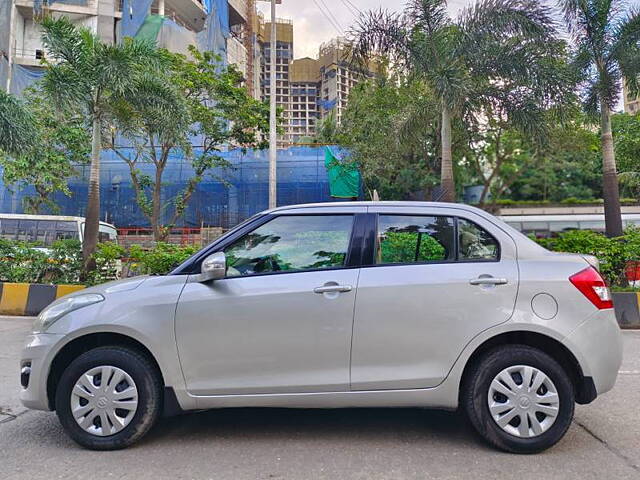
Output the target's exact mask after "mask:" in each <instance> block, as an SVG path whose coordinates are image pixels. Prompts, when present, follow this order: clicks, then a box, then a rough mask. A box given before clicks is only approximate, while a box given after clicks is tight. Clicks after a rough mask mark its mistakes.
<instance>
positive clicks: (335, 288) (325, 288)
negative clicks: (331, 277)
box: [313, 285, 351, 293]
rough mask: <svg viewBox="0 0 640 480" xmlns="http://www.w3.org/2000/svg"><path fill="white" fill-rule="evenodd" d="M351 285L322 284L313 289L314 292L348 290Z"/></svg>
mask: <svg viewBox="0 0 640 480" xmlns="http://www.w3.org/2000/svg"><path fill="white" fill-rule="evenodd" d="M350 291H351V285H324V286H322V287H316V288H314V289H313V292H314V293H333V292H350Z"/></svg>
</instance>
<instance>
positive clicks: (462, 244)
mask: <svg viewBox="0 0 640 480" xmlns="http://www.w3.org/2000/svg"><path fill="white" fill-rule="evenodd" d="M458 245H459V249H460V253H459V255H458V257H459V259H460V261H464V260H489V261H496V260H498V256H499V254H500V252H499V250H500V249H499V247H498V241H497V240H496V239H495V238H493V236H491V234H490V233H489V232H487V231H486V230H484V229H482V228H480V227H479V226H478V225H476V224H475V223H473V222H470V221H468V220H464V219H462V218H460V219H458Z"/></svg>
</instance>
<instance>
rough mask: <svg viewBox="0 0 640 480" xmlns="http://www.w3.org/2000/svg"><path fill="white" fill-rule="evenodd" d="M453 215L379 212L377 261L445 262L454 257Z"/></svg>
mask: <svg viewBox="0 0 640 480" xmlns="http://www.w3.org/2000/svg"><path fill="white" fill-rule="evenodd" d="M454 237H455V234H454V226H453V219H452V218H450V217H435V216H431V217H424V216H404V215H380V216H379V217H378V242H377V251H376V263H377V264H391V263H425V262H445V261H451V260H454V259H455V241H454Z"/></svg>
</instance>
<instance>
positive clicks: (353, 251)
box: [169, 212, 367, 280]
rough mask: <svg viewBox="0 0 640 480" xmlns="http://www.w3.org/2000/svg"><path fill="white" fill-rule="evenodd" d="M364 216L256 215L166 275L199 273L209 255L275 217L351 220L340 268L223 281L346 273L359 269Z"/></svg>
mask: <svg viewBox="0 0 640 480" xmlns="http://www.w3.org/2000/svg"><path fill="white" fill-rule="evenodd" d="M366 215H367V214H366V213H362V212H335V213H334V212H317V213H314V212H286V213H285V212H283V213H279V212H275V213H267V214H264V215H260V216H259V217H257V218H256V219H255V220H254V221H251V222H248V223H247V224H246V225H244V226H243V227H242V228H240V229H239V230H238V231H237V232H233V234H232V235H229V236H224V237H221V238H220V239H219V240H217V241H215V242H213V243H212V244H211V245H209V246H208V247H205V248H203V249H202V250H201V251H200V252H198V253H196V254H195V255H194V256H193V257H191V258H189V259H187V260H186V261H185V262H184V263H183V264H182V265H180V266H178V267H177V268H176V269H174V270H173V271H172V272H171V273H169V275H192V274H197V273H200V265H201V263H202V261H203V260H204V259H205V258H206V257H208V256H209V255H211V254H212V253H215V252H219V251H222V250H224V249H225V248H227V247H228V246H230V245H231V244H233V243H234V242H235V241H237V240H239V239H240V238H242V237H244V236H245V235H247V234H248V233H251V232H252V231H254V230H255V229H257V228H260V227H261V226H262V225H265V224H266V223H269V222H271V221H273V220H275V219H276V218H278V217H312V216H314V217H319V216H322V217H327V216H331V217H335V216H350V217H352V223H351V235H350V237H349V244H348V246H347V255H346V258H345V261H344V264H343V265H341V266H339V267H329V268H314V269H308V270H286V271H279V272H264V273H255V274H252V275H243V276H237V277H226V276H225V277H224V280H236V279H241V278H254V277H265V276H271V275H286V274H293V273H309V272H329V271H333V270H350V269H354V268H360V264H361V250H362V243H363V238H362V237H363V236H362V233H360V232H361V231H364V225H363V221H364V218H363V217H366Z"/></svg>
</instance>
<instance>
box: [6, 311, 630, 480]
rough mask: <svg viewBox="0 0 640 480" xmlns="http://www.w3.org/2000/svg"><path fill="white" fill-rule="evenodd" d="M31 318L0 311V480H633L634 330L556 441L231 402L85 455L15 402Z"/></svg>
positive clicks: (395, 412) (397, 412)
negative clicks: (534, 446)
mask: <svg viewBox="0 0 640 480" xmlns="http://www.w3.org/2000/svg"><path fill="white" fill-rule="evenodd" d="M30 325H31V321H30V319H19V318H6V317H4V318H3V317H0V479H35V478H37V479H47V480H49V479H57V478H64V479H76V478H78V479H83V480H88V479H93V478H99V479H103V480H104V479H109V478H113V479H121V478H124V479H134V480H143V479H165V478H167V479H230V480H231V479H232V480H236V479H252V480H253V479H266V480H271V479H278V480H281V479H305V480H311V479H332V480H333V479H362V480H365V479H366V480H369V479H398V480H400V479H421V480H424V479H431V478H443V479H457V478H460V479H466V478H473V479H474V480H482V479H497V478H500V479H511V478H517V479H518V480H526V479H535V480H546V479H562V480H567V479H581V480H582V479H598V480H600V479H613V478H615V479H640V331H626V332H624V340H625V360H624V364H623V366H622V369H621V372H620V376H619V378H618V383H617V385H616V387H615V389H614V390H613V391H612V392H609V393H608V394H606V395H604V396H603V397H601V398H598V399H597V400H596V401H595V402H594V403H592V404H591V405H585V406H578V407H577V409H576V417H575V421H574V423H573V425H572V426H571V428H570V429H569V432H568V433H567V435H566V436H565V438H564V439H563V440H562V442H561V443H560V444H558V445H557V446H556V447H554V448H552V449H551V450H548V451H547V452H544V453H542V454H539V455H534V456H520V455H510V454H505V453H501V452H497V451H494V450H492V449H490V448H488V447H487V446H485V445H484V444H483V443H482V442H481V441H480V440H479V439H478V438H477V437H476V436H475V435H474V434H473V432H472V431H471V429H470V427H469V426H468V425H466V423H465V422H464V421H463V420H462V418H461V417H460V416H459V415H457V414H455V413H447V412H437V411H427V410H422V409H348V410H281V409H233V410H220V411H212V412H204V413H196V414H190V415H185V416H182V417H176V418H172V419H166V420H163V421H162V422H161V423H160V424H159V425H158V426H157V427H156V428H155V429H154V430H153V431H152V432H151V433H150V434H149V435H148V436H147V437H146V438H145V439H144V440H143V441H142V442H140V443H139V444H138V445H136V446H135V447H132V448H130V449H128V450H124V451H118V452H90V451H86V450H82V449H81V448H79V447H78V446H76V445H75V444H74V443H73V442H71V441H70V440H69V439H68V438H67V436H66V435H65V434H64V432H63V431H62V428H61V427H60V424H59V423H58V420H57V418H56V416H55V414H54V413H46V412H36V411H26V410H25V409H24V408H22V407H21V406H20V404H19V402H18V400H17V392H18V378H17V377H18V375H17V364H18V355H19V350H20V347H21V343H22V340H23V338H24V335H25V334H26V333H27V331H28V330H29V328H30Z"/></svg>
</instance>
